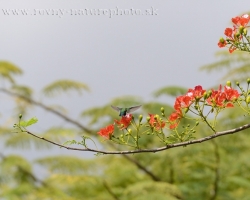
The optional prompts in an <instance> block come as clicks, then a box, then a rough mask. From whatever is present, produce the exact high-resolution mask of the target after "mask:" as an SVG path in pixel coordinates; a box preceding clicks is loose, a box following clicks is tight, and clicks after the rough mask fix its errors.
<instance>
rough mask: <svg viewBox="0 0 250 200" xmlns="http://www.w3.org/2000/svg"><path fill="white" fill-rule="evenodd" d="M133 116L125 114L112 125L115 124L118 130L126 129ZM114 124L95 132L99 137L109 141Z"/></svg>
mask: <svg viewBox="0 0 250 200" xmlns="http://www.w3.org/2000/svg"><path fill="white" fill-rule="evenodd" d="M132 118H133V116H132V115H131V114H127V115H125V116H122V118H121V119H120V120H115V122H114V124H117V126H118V128H119V129H120V130H123V129H126V128H127V127H128V126H129V125H130V123H131V120H132ZM114 124H110V125H108V126H107V127H105V128H102V129H100V131H99V132H97V133H98V134H99V135H100V136H102V137H104V138H106V139H109V140H110V139H111V137H112V134H113V133H114Z"/></svg>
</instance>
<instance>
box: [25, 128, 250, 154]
mask: <svg viewBox="0 0 250 200" xmlns="http://www.w3.org/2000/svg"><path fill="white" fill-rule="evenodd" d="M248 128H250V124H246V125H243V126H241V127H238V128H234V129H231V130H227V131H221V132H216V133H215V134H213V135H210V136H207V137H203V138H200V139H197V140H191V141H187V142H180V143H176V144H168V145H166V146H164V147H159V148H156V149H137V150H129V151H102V150H97V149H91V148H74V147H68V146H65V145H61V144H59V143H56V142H53V141H51V140H48V139H46V138H44V137H39V136H38V135H35V134H33V133H31V132H29V131H27V130H26V131H23V132H26V133H28V134H30V135H32V136H34V137H36V138H39V139H41V140H44V141H46V142H49V143H51V144H53V145H56V146H59V147H61V148H65V149H68V150H75V151H90V152H95V153H100V154H135V153H149V152H152V153H155V152H159V151H164V150H167V149H172V148H176V147H181V146H184V147H185V146H188V145H192V144H196V143H202V142H205V141H208V140H212V139H214V138H217V137H221V136H224V135H229V134H234V133H237V132H240V131H243V130H245V129H248Z"/></svg>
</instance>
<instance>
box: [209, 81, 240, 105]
mask: <svg viewBox="0 0 250 200" xmlns="http://www.w3.org/2000/svg"><path fill="white" fill-rule="evenodd" d="M239 96H240V94H239V93H238V91H237V90H234V89H232V88H231V87H229V86H225V87H224V91H222V87H221V85H220V87H219V89H218V90H213V89H212V93H211V95H210V97H209V98H208V99H207V100H206V101H207V103H208V104H209V105H211V106H212V107H220V108H225V107H234V106H233V102H234V101H235V100H237V99H238V97H239Z"/></svg>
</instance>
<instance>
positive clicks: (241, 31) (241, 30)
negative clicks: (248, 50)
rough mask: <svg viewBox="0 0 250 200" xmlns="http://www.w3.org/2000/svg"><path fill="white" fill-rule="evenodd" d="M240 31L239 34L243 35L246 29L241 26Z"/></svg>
mask: <svg viewBox="0 0 250 200" xmlns="http://www.w3.org/2000/svg"><path fill="white" fill-rule="evenodd" d="M238 30H239V33H240V34H242V33H243V30H244V27H243V26H240V27H239V29H238Z"/></svg>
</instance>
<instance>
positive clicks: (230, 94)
mask: <svg viewBox="0 0 250 200" xmlns="http://www.w3.org/2000/svg"><path fill="white" fill-rule="evenodd" d="M224 92H225V94H226V100H227V101H234V100H236V99H238V97H239V96H240V94H239V92H238V91H237V90H234V89H232V88H231V87H229V86H225V87H224Z"/></svg>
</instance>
